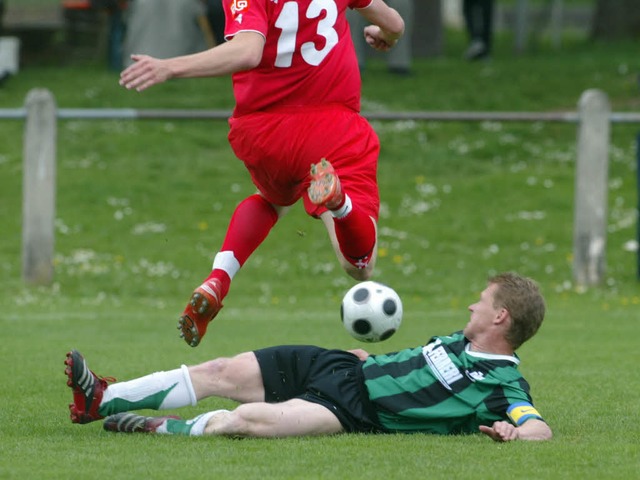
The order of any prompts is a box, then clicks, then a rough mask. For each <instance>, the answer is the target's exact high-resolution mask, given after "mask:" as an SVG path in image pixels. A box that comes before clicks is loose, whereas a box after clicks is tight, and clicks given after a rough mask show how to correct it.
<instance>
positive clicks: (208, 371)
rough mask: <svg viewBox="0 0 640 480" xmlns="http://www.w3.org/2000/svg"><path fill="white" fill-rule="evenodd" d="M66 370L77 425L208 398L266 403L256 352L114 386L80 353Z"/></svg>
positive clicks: (69, 360) (69, 357)
mask: <svg viewBox="0 0 640 480" xmlns="http://www.w3.org/2000/svg"><path fill="white" fill-rule="evenodd" d="M65 365H66V366H67V367H66V369H65V373H66V375H67V378H68V380H67V384H68V385H69V387H71V388H72V390H73V399H74V402H73V403H72V404H70V405H69V410H70V412H71V421H72V422H74V423H89V422H92V421H95V420H99V419H101V418H104V417H105V416H108V415H112V414H115V413H119V412H126V411H129V410H141V409H153V410H165V409H173V408H179V407H184V406H188V405H192V406H193V405H196V403H197V401H198V400H200V399H202V398H205V397H209V396H219V397H225V398H230V399H233V400H237V401H240V402H253V401H262V400H263V399H264V386H263V384H262V375H261V372H260V368H259V366H258V363H257V360H256V357H255V354H254V353H253V352H246V353H242V354H239V355H236V356H235V357H232V358H219V359H215V360H212V361H209V362H205V363H203V364H201V365H197V366H194V367H187V366H185V365H182V366H181V367H180V368H177V369H174V370H169V371H161V372H155V373H152V374H149V375H146V376H143V377H140V378H136V379H133V380H129V381H126V382H119V383H113V384H111V385H107V381H106V379H103V378H101V377H98V376H97V375H95V374H94V373H93V372H92V371H91V370H90V369H89V368H88V366H87V363H86V361H85V359H84V358H83V356H82V355H81V354H80V353H79V352H77V351H76V350H73V351H71V352H69V353H68V354H67V359H66V360H65ZM110 380H112V381H114V379H110Z"/></svg>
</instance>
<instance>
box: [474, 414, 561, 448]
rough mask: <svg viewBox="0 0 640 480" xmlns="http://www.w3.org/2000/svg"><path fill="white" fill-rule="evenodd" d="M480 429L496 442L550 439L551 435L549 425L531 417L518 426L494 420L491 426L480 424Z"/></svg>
mask: <svg viewBox="0 0 640 480" xmlns="http://www.w3.org/2000/svg"><path fill="white" fill-rule="evenodd" d="M480 431H481V432H482V433H484V434H485V435H487V436H489V437H491V438H492V439H493V440H495V441H496V442H510V441H512V440H550V439H551V437H552V436H553V433H552V432H551V429H550V428H549V425H547V424H546V423H545V422H543V421H542V420H537V419H535V418H532V419H531V420H527V421H526V422H524V423H523V424H522V425H520V426H519V427H516V426H514V425H512V424H511V423H509V422H504V421H501V422H494V423H493V425H492V426H490V427H487V426H484V425H480Z"/></svg>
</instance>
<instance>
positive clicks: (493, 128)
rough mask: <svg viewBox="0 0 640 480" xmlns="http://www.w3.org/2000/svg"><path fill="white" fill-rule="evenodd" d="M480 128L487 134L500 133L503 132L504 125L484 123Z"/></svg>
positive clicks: (481, 123)
mask: <svg viewBox="0 0 640 480" xmlns="http://www.w3.org/2000/svg"><path fill="white" fill-rule="evenodd" d="M480 128H481V129H482V130H484V131H485V132H500V131H502V123H500V122H490V121H484V122H480Z"/></svg>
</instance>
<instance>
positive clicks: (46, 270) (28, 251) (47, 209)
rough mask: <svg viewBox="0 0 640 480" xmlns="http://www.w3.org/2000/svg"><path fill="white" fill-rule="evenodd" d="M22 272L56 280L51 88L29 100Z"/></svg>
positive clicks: (32, 278) (37, 279)
mask: <svg viewBox="0 0 640 480" xmlns="http://www.w3.org/2000/svg"><path fill="white" fill-rule="evenodd" d="M25 107H26V111H27V118H26V125H25V135H24V173H23V205H22V215H23V225H22V276H23V279H24V280H25V282H27V283H30V284H35V285H48V284H50V283H51V282H52V281H53V244H54V220H55V203H56V192H55V181H56V104H55V99H54V98H53V95H52V94H51V92H50V91H48V90H43V89H34V90H31V91H30V92H29V93H28V95H27V99H26V102H25Z"/></svg>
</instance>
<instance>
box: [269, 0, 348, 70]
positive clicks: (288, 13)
mask: <svg viewBox="0 0 640 480" xmlns="http://www.w3.org/2000/svg"><path fill="white" fill-rule="evenodd" d="M323 11H325V12H327V14H326V16H325V17H324V18H323V19H322V20H320V21H319V22H318V27H317V29H316V33H317V34H318V35H320V36H322V37H324V38H325V39H326V42H325V45H324V47H323V48H322V50H318V49H317V48H316V46H315V44H314V43H313V42H305V43H303V44H302V45H301V46H300V54H301V55H302V58H303V59H304V61H305V62H307V63H308V64H309V65H313V66H318V65H320V62H322V60H323V59H324V57H326V56H327V55H328V54H329V52H330V51H331V49H333V47H335V46H336V44H337V43H338V32H336V31H335V30H334V28H333V26H334V25H335V24H336V20H337V19H338V9H337V7H336V4H335V2H334V1H333V0H313V1H312V2H311V3H310V4H309V8H307V11H306V13H305V15H306V17H307V18H308V19H309V20H313V19H314V18H318V17H319V16H320V14H321V13H322V12H323ZM275 25H276V27H278V28H279V29H281V30H282V33H281V34H280V38H278V52H277V55H276V63H275V65H276V67H281V68H286V67H290V66H291V63H292V61H293V54H294V52H295V49H296V36H297V34H298V27H299V25H298V4H297V3H296V2H286V3H285V4H284V5H283V6H282V11H281V12H280V15H279V16H278V19H277V20H276V23H275Z"/></svg>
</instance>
